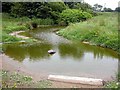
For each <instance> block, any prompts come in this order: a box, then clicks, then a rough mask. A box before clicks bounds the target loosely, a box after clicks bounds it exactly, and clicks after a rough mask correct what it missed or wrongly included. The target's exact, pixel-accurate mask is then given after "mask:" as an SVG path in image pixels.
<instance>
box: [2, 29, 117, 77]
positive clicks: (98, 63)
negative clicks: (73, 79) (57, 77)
mask: <svg viewBox="0 0 120 90" xmlns="http://www.w3.org/2000/svg"><path fill="white" fill-rule="evenodd" d="M57 29H58V27H56V28H53V27H52V28H39V29H36V30H33V31H29V32H27V34H25V33H22V34H24V35H28V36H32V37H34V38H37V39H38V40H41V41H42V43H40V42H37V43H33V44H17V43H13V44H4V45H3V48H4V51H5V54H6V55H7V56H9V57H10V58H13V59H14V60H17V61H19V62H21V63H23V64H24V65H25V66H26V67H28V68H29V69H30V70H33V71H36V72H42V71H43V72H47V73H49V74H66V75H76V76H77V75H83V74H86V75H93V76H97V75H98V74H99V76H100V78H101V77H102V76H103V77H104V76H105V77H111V76H113V75H114V74H115V72H116V71H117V68H118V67H117V64H118V54H117V53H116V52H115V51H113V50H110V49H106V48H101V47H97V46H91V45H87V44H83V43H80V42H74V41H69V40H67V39H64V38H63V37H60V36H58V35H56V34H55V33H53V31H54V30H57ZM50 49H53V50H55V51H56V53H55V54H54V55H52V56H50V55H49V54H48V50H50Z"/></svg>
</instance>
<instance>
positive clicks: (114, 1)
mask: <svg viewBox="0 0 120 90" xmlns="http://www.w3.org/2000/svg"><path fill="white" fill-rule="evenodd" d="M84 1H85V2H87V3H89V4H90V5H92V6H93V5H94V4H96V3H98V4H100V5H102V6H104V4H105V3H106V5H105V6H106V7H107V8H111V9H113V10H114V9H115V8H116V7H118V2H119V1H120V0H84Z"/></svg>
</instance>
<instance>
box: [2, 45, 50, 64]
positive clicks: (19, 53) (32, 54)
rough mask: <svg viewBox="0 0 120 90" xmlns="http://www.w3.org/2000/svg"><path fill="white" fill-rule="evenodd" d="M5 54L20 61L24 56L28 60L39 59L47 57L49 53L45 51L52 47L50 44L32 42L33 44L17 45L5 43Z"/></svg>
mask: <svg viewBox="0 0 120 90" xmlns="http://www.w3.org/2000/svg"><path fill="white" fill-rule="evenodd" d="M4 48H5V54H6V55H8V56H9V57H11V58H13V59H14V60H18V61H20V62H22V61H23V60H24V59H25V58H26V57H29V58H30V60H40V58H47V57H48V56H49V55H48V53H47V51H48V50H49V49H51V48H52V46H51V45H50V44H34V45H27V44H26V45H24V44H23V45H19V44H9V45H5V46H4Z"/></svg>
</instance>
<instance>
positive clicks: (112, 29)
mask: <svg viewBox="0 0 120 90" xmlns="http://www.w3.org/2000/svg"><path fill="white" fill-rule="evenodd" d="M117 19H118V18H117V13H103V15H100V16H96V17H94V18H92V19H90V20H87V21H84V22H80V23H76V24H71V25H70V26H68V27H66V28H65V29H62V30H60V31H58V34H59V35H62V36H64V37H66V38H68V39H71V40H78V41H81V42H83V41H87V42H90V43H92V44H94V45H98V46H102V47H107V48H111V49H113V50H116V51H118V22H117Z"/></svg>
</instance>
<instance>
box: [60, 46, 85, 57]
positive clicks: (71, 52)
mask: <svg viewBox="0 0 120 90" xmlns="http://www.w3.org/2000/svg"><path fill="white" fill-rule="evenodd" d="M59 53H60V56H61V57H62V58H64V57H71V56H72V57H73V58H75V59H80V58H82V57H83V52H82V51H81V50H80V48H79V47H77V46H75V44H60V45H59Z"/></svg>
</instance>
